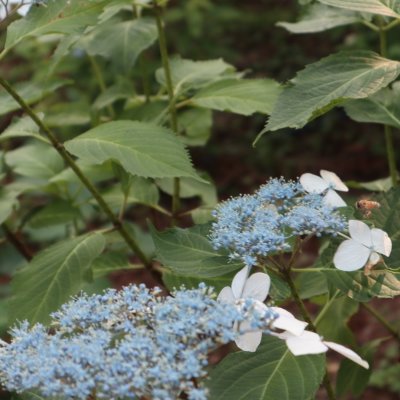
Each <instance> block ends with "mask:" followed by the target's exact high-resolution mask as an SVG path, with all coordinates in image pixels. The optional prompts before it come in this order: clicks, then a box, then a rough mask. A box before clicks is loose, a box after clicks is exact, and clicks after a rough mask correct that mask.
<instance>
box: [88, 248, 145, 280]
mask: <svg viewBox="0 0 400 400" xmlns="http://www.w3.org/2000/svg"><path fill="white" fill-rule="evenodd" d="M141 267H142V266H141ZM134 268H135V265H133V264H130V263H129V261H128V259H127V257H126V255H125V254H121V252H109V253H106V254H102V255H100V256H99V257H97V258H96V259H95V260H94V261H93V262H92V265H91V269H92V273H93V279H97V278H100V277H102V276H106V275H108V274H110V273H111V272H115V271H121V270H124V269H134Z"/></svg>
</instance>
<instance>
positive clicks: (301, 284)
mask: <svg viewBox="0 0 400 400" xmlns="http://www.w3.org/2000/svg"><path fill="white" fill-rule="evenodd" d="M296 285H297V289H298V291H299V294H300V298H301V299H310V298H311V297H315V296H320V295H322V294H325V293H327V292H328V287H327V286H326V279H325V276H324V274H322V273H320V272H315V273H314V272H313V273H302V274H299V276H298V277H297V278H296Z"/></svg>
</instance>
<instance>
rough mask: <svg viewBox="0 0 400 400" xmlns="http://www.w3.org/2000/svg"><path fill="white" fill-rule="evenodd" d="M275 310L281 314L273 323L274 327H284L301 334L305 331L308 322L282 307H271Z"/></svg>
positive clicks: (292, 332) (286, 329)
mask: <svg viewBox="0 0 400 400" xmlns="http://www.w3.org/2000/svg"><path fill="white" fill-rule="evenodd" d="M271 309H272V310H273V311H275V312H276V313H277V314H279V317H278V318H277V319H275V320H274V322H273V323H272V324H271V326H272V328H275V329H282V330H284V331H287V332H290V333H291V334H293V335H301V334H302V333H303V332H304V329H305V327H306V326H307V325H308V324H307V322H304V321H300V320H298V319H297V318H295V317H294V315H293V314H291V313H290V312H289V311H287V310H284V309H283V308H280V307H271Z"/></svg>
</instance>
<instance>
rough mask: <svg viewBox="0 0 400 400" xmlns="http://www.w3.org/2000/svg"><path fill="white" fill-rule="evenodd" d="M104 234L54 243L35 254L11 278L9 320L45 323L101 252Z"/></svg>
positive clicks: (81, 283)
mask: <svg viewBox="0 0 400 400" xmlns="http://www.w3.org/2000/svg"><path fill="white" fill-rule="evenodd" d="M104 244H105V240H104V237H103V236H102V235H101V234H99V233H91V234H88V235H85V236H79V237H76V238H74V239H68V240H65V241H62V242H59V243H56V244H54V245H52V246H50V247H48V248H47V249H45V250H43V251H41V252H40V253H38V254H37V255H36V256H35V257H34V258H33V260H32V261H31V262H30V263H29V265H27V266H26V267H25V268H23V269H22V270H20V271H19V272H18V273H17V274H16V275H15V277H14V280H13V281H12V288H13V292H14V296H13V297H12V298H11V300H10V301H11V303H10V308H11V315H12V316H13V319H19V320H24V319H28V320H29V321H30V322H31V323H36V322H42V323H47V322H48V321H49V320H50V317H49V314H50V313H51V312H52V311H55V310H57V309H58V308H59V307H60V306H61V305H62V304H63V303H65V302H66V301H67V300H68V299H69V297H70V296H72V295H74V294H76V293H77V292H78V291H79V290H80V289H81V287H82V285H83V283H84V276H85V274H86V272H87V269H88V267H89V266H90V264H91V263H92V261H93V260H94V259H95V258H96V257H97V256H98V255H99V254H100V253H101V252H102V251H103V248H104Z"/></svg>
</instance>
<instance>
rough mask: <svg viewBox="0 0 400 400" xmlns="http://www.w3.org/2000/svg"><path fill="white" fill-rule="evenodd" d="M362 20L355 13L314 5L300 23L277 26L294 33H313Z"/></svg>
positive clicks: (285, 23)
mask: <svg viewBox="0 0 400 400" xmlns="http://www.w3.org/2000/svg"><path fill="white" fill-rule="evenodd" d="M360 20H361V18H360V16H359V15H357V14H355V13H353V12H349V11H345V10H338V9H337V8H332V7H327V6H324V5H322V4H312V5H311V6H310V7H309V8H308V9H307V12H306V14H305V15H304V16H303V17H302V18H301V19H300V20H299V21H298V22H278V23H277V25H278V26H281V27H282V28H285V29H287V30H288V31H289V32H292V33H313V32H322V31H326V30H328V29H332V28H336V27H337V26H342V25H349V24H353V23H355V22H359V21H360Z"/></svg>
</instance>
